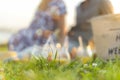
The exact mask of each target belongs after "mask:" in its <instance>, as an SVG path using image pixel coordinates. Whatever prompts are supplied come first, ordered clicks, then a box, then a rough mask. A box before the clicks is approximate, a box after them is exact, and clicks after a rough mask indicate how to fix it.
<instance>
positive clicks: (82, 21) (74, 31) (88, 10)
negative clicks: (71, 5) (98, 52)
mask: <svg viewBox="0 0 120 80" xmlns="http://www.w3.org/2000/svg"><path fill="white" fill-rule="evenodd" d="M76 12H77V17H76V26H75V27H72V28H71V30H70V31H69V33H68V35H69V41H70V44H69V45H70V48H69V50H70V52H71V56H75V53H74V52H76V51H75V50H77V49H75V48H77V47H78V46H79V42H78V37H79V36H81V37H82V40H83V44H84V46H85V47H86V46H87V45H88V43H89V41H92V37H93V33H92V28H91V24H90V22H89V21H88V20H90V19H91V18H93V17H97V16H101V15H107V14H113V6H112V4H111V3H110V1H109V0H85V1H83V2H82V3H81V4H80V5H78V7H77V11H76Z"/></svg>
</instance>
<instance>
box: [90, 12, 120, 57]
mask: <svg viewBox="0 0 120 80" xmlns="http://www.w3.org/2000/svg"><path fill="white" fill-rule="evenodd" d="M90 22H91V24H92V30H93V38H94V42H95V46H96V50H97V51H96V52H97V53H96V54H97V55H98V57H100V58H103V59H115V57H116V56H120V14H116V15H106V16H101V17H97V18H93V19H91V21H90Z"/></svg>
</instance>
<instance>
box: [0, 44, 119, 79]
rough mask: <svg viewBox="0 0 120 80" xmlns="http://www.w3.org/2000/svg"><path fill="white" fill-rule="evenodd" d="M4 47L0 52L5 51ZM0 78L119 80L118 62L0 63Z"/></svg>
mask: <svg viewBox="0 0 120 80" xmlns="http://www.w3.org/2000/svg"><path fill="white" fill-rule="evenodd" d="M2 47H3V46H2ZM5 47H6V46H4V47H3V48H1V49H0V50H6V48H5ZM1 77H4V78H5V80H120V60H118V59H116V60H114V61H103V60H101V59H98V58H97V59H96V60H92V59H91V60H90V61H89V62H88V63H86V64H83V63H82V62H81V61H80V60H78V59H76V60H73V61H71V62H70V63H66V64H61V63H60V62H59V61H58V62H56V61H55V60H53V61H51V62H50V61H47V60H46V59H43V58H39V59H35V58H34V57H33V58H32V59H31V60H30V61H27V62H25V61H11V62H1V66H0V80H2V79H1Z"/></svg>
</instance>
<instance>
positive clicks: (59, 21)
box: [8, 0, 66, 52]
mask: <svg viewBox="0 0 120 80" xmlns="http://www.w3.org/2000/svg"><path fill="white" fill-rule="evenodd" d="M65 14H66V7H65V4H64V2H63V1H62V0H42V1H41V3H40V5H39V6H38V8H37V11H36V14H35V16H34V19H33V21H32V23H31V24H30V26H29V27H28V28H27V29H22V30H20V31H19V32H18V33H16V34H14V35H13V36H12V37H11V38H10V39H9V43H8V48H9V50H12V51H17V52H20V51H22V50H24V49H25V48H27V47H30V46H33V45H35V44H37V45H44V44H45V43H46V41H47V39H48V37H49V36H51V35H52V37H53V38H54V41H55V36H54V35H53V33H54V32H55V30H56V29H59V33H58V35H59V37H60V38H58V41H59V42H60V43H62V42H63V41H62V40H64V36H65V34H66V29H65Z"/></svg>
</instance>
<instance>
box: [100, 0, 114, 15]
mask: <svg viewBox="0 0 120 80" xmlns="http://www.w3.org/2000/svg"><path fill="white" fill-rule="evenodd" d="M99 7H100V14H101V15H104V14H113V13H114V11H113V6H112V4H111V2H110V1H109V0H100V4H99Z"/></svg>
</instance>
